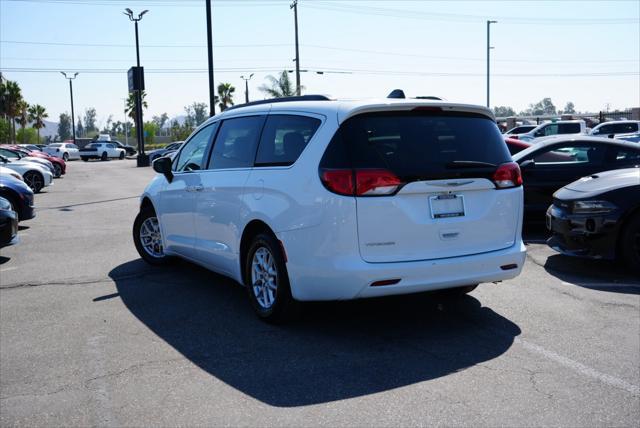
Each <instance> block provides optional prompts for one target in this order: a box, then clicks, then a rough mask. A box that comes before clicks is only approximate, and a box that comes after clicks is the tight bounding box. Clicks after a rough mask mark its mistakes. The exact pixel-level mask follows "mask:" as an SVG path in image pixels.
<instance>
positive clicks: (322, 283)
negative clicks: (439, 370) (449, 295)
mask: <svg viewBox="0 0 640 428" xmlns="http://www.w3.org/2000/svg"><path fill="white" fill-rule="evenodd" d="M298 233H300V232H285V233H280V234H279V236H278V238H279V239H281V240H282V242H283V245H284V247H285V249H286V252H287V255H288V257H289V261H288V263H287V269H288V273H289V280H290V283H291V292H292V294H293V297H294V298H295V299H296V300H301V301H317V300H350V299H359V298H369V297H379V296H389V295H396V294H410V293H419V292H423V291H431V290H439V289H446V288H454V287H460V286H465V285H471V284H479V283H483V282H493V281H502V280H507V279H511V278H514V277H516V276H518V275H519V274H520V272H521V271H522V266H523V264H524V261H525V257H526V249H525V246H524V244H523V243H522V240H521V239H518V240H517V241H516V244H515V245H513V246H512V247H509V248H506V249H503V250H499V251H492V252H488V253H483V254H476V255H471V256H464V257H452V258H447V259H439V260H425V261H415V262H396V263H367V262H365V261H364V260H362V258H361V257H360V254H359V253H358V252H357V250H356V251H355V253H354V254H352V255H344V254H343V255H340V254H336V255H335V256H334V257H324V256H323V257H316V256H314V254H313V253H312V251H313V250H312V248H310V247H311V246H310V245H309V242H308V240H307V241H306V242H305V238H304V236H292V235H297V234H298ZM508 265H515V267H513V268H510V269H507V270H504V269H503V268H502V266H508ZM392 279H399V280H400V281H399V282H398V283H396V284H393V285H384V286H373V285H372V284H373V283H375V282H377V281H384V280H392Z"/></svg>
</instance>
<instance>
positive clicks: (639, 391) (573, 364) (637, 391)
mask: <svg viewBox="0 0 640 428" xmlns="http://www.w3.org/2000/svg"><path fill="white" fill-rule="evenodd" d="M515 342H516V343H519V344H520V345H522V347H524V348H525V349H527V350H529V351H532V352H535V353H537V354H540V355H542V356H543V357H545V358H547V359H549V360H552V361H555V362H556V363H559V364H560V365H562V366H565V367H567V368H569V369H571V370H573V371H575V372H577V373H580V374H582V375H584V376H588V377H591V378H594V379H597V380H599V381H600V382H602V383H606V384H607V385H610V386H614V387H616V388H619V389H623V390H625V391H627V392H629V393H631V394H633V395H640V387H638V386H636V385H633V384H630V383H628V382H626V381H624V380H622V379H619V378H617V377H614V376H610V375H608V374H604V373H601V372H599V371H597V370H595V369H592V368H591V367H588V366H585V365H584V364H581V363H579V362H577V361H573V360H572V359H570V358H567V357H563V356H562V355H559V354H556V353H555V352H553V351H549V350H547V349H544V348H543V347H542V346H538V345H535V344H533V343H529V342H527V341H524V340H522V339H519V338H517V337H516V339H515Z"/></svg>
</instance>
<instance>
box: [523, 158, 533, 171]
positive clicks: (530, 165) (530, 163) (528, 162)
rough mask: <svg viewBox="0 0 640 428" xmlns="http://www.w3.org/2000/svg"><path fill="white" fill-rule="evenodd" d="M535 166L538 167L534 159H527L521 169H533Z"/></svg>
mask: <svg viewBox="0 0 640 428" xmlns="http://www.w3.org/2000/svg"><path fill="white" fill-rule="evenodd" d="M534 166H536V161H534V160H533V159H527V160H526V161H524V162H522V163H521V164H520V169H527V168H533V167H534Z"/></svg>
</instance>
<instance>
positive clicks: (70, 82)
mask: <svg viewBox="0 0 640 428" xmlns="http://www.w3.org/2000/svg"><path fill="white" fill-rule="evenodd" d="M60 73H61V74H62V75H63V76H64V78H65V79H67V80H68V81H69V94H71V134H72V135H73V144H75V143H76V119H75V113H74V111H73V84H72V81H73V79H75V78H76V77H77V76H78V73H74V74H73V77H68V76H67V73H65V72H64V71H61V72H60Z"/></svg>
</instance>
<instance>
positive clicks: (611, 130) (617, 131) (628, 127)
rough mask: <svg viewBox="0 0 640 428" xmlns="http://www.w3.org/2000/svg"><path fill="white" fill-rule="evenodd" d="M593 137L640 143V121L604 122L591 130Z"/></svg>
mask: <svg viewBox="0 0 640 428" xmlns="http://www.w3.org/2000/svg"><path fill="white" fill-rule="evenodd" d="M591 135H593V136H602V137H614V138H618V139H621V140H626V141H631V142H633V143H639V142H640V120H617V121H613V122H604V123H601V124H599V125H597V126H596V127H594V128H593V129H592V130H591Z"/></svg>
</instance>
